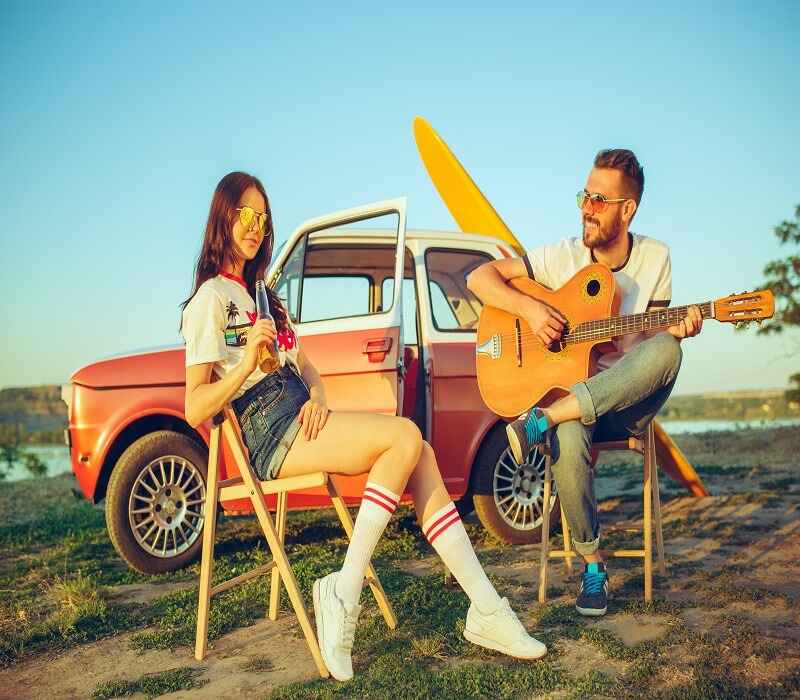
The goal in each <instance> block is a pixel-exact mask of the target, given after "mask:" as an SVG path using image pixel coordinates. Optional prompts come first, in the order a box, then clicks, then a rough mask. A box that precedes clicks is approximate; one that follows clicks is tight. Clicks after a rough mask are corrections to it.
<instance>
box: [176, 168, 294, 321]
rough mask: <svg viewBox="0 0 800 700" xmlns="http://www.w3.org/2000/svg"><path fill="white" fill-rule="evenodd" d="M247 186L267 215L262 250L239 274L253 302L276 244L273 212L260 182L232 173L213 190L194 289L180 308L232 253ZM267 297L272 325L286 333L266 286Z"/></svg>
mask: <svg viewBox="0 0 800 700" xmlns="http://www.w3.org/2000/svg"><path fill="white" fill-rule="evenodd" d="M249 187H255V188H256V189H257V190H258V191H259V192H260V193H261V196H262V197H263V198H264V203H265V204H266V214H267V222H266V225H265V227H264V240H263V241H262V242H261V247H260V248H259V249H258V253H256V256H255V257H254V258H253V259H252V260H247V261H245V264H244V271H243V273H242V277H244V282H245V285H246V286H247V291H248V292H249V293H250V296H251V297H253V299H255V296H256V280H259V279H264V272H265V271H266V269H267V265H269V263H270V261H271V260H272V245H273V243H274V242H275V236H274V231H273V229H272V211H271V210H270V207H269V199H267V193H266V191H265V190H264V185H262V184H261V181H260V180H259V179H258V178H257V177H255V176H253V175H249V174H248V173H242V172H233V173H228V174H227V175H226V176H225V177H223V178H222V179H221V180H220V181H219V184H218V185H217V188H216V189H215V190H214V196H213V197H212V199H211V208H210V210H209V212H208V222H207V223H206V232H205V234H204V236H203V246H202V248H201V249H200V255H199V257H198V258H197V264H196V265H195V272H194V288H193V289H192V293H191V294H190V295H189V298H188V299H187V300H186V301H184V302H183V304H181V309H185V308H186V305H187V304H188V303H189V302H190V301H191V300H192V299H193V298H194V295H195V294H196V293H197V290H198V289H199V288H200V285H202V284H203V282H205V281H206V280H209V279H211V278H212V277H216V276H217V275H218V274H219V273H220V271H221V270H222V269H223V266H224V264H225V259H226V256H230V255H231V254H232V252H233V250H234V243H233V235H232V232H233V221H234V219H235V217H236V208H237V207H238V206H239V200H240V199H241V197H242V194H244V191H245V190H246V189H248V188H249ZM267 296H268V297H269V306H270V310H271V311H272V315H273V316H274V317H275V325H276V326H277V328H278V331H284V330H286V328H287V322H286V310H285V309H284V308H283V304H282V303H281V300H280V298H279V297H278V295H277V294H275V292H273V291H272V290H271V289H270V288H269V287H267ZM181 325H183V319H181Z"/></svg>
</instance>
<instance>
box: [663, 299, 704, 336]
mask: <svg viewBox="0 0 800 700" xmlns="http://www.w3.org/2000/svg"><path fill="white" fill-rule="evenodd" d="M702 328H703V314H701V313H700V309H699V308H698V307H697V306H690V307H689V308H688V309H687V316H686V318H684V319H683V320H681V321H680V323H676V324H675V325H674V326H670V327H669V328H667V332H668V333H672V335H674V336H675V337H676V338H677V339H678V340H683V339H684V338H692V337H694V336H696V335H697V334H698V333H699V332H700V330H701V329H702Z"/></svg>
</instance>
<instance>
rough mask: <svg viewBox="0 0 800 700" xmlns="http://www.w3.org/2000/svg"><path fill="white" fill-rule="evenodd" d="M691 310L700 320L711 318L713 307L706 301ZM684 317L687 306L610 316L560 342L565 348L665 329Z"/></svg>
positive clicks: (587, 323)
mask: <svg viewBox="0 0 800 700" xmlns="http://www.w3.org/2000/svg"><path fill="white" fill-rule="evenodd" d="M692 306H697V307H698V308H699V309H700V313H701V315H702V316H703V318H704V319H706V318H713V317H714V311H713V305H712V303H711V302H710V301H706V302H703V303H702V304H692ZM688 313H689V307H688V306H676V307H674V308H664V309H653V310H652V311H645V312H644V313H641V314H631V315H630V316H613V317H612V318H603V319H600V320H598V321H584V322H583V323H581V324H579V325H577V326H576V327H575V328H571V329H570V331H569V333H567V334H566V336H564V338H563V341H562V342H564V343H565V344H567V345H573V344H575V343H586V342H591V341H597V340H604V339H609V338H613V337H614V336H617V335H625V334H627V333H642V332H644V331H651V330H657V329H661V328H669V327H670V326H674V325H675V324H676V323H679V322H680V321H681V320H682V319H684V318H686V316H687V315H688Z"/></svg>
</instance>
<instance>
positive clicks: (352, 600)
mask: <svg viewBox="0 0 800 700" xmlns="http://www.w3.org/2000/svg"><path fill="white" fill-rule="evenodd" d="M421 449H422V436H421V434H420V432H419V429H418V428H417V426H416V425H414V423H412V422H411V421H410V420H407V419H406V418H397V417H394V416H383V415H377V414H369V413H332V414H331V415H330V416H329V417H328V421H327V423H326V424H325V427H324V428H323V429H322V430H321V431H320V432H319V434H318V435H317V437H316V439H314V440H306V439H305V437H304V435H303V434H302V433H300V434H299V435H298V437H297V438H296V439H295V441H294V443H293V444H292V447H291V449H290V450H289V453H288V454H287V455H286V459H285V460H284V463H283V466H282V467H281V470H280V476H281V477H287V476H297V475H300V474H307V473H309V472H314V471H325V472H330V473H336V474H350V475H353V474H364V473H369V480H368V481H367V484H366V486H365V487H364V494H363V497H362V500H361V507H360V508H359V510H358V515H357V516H356V521H355V525H354V526H353V537H352V539H351V541H350V546H349V547H348V548H347V554H346V555H345V560H344V564H343V565H342V568H341V570H340V571H339V573H338V575H337V576H336V577H335V578H336V581H335V585H336V595H337V596H338V597H339V599H340V600H341V601H342V602H343V603H344V604H345V606H346V607H347V608H353V607H354V606H356V605H357V604H358V600H359V598H360V597H361V589H362V587H363V584H364V575H365V573H366V570H367V566H369V562H370V559H371V558H372V552H373V551H374V549H375V545H377V543H378V540H379V539H380V537H381V534H383V531H384V530H385V529H386V525H387V524H388V523H389V519H390V518H391V517H392V514H393V513H394V511H395V509H396V508H397V504H398V502H399V501H400V496H401V495H402V493H403V490H404V489H405V486H406V482H407V481H408V477H409V475H410V474H411V472H412V470H413V469H414V466H415V465H416V463H417V461H418V459H419V454H420V450H421Z"/></svg>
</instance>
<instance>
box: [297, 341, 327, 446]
mask: <svg viewBox="0 0 800 700" xmlns="http://www.w3.org/2000/svg"><path fill="white" fill-rule="evenodd" d="M297 365H298V367H299V369H300V374H301V375H302V377H303V379H304V380H305V382H306V384H308V393H309V395H310V398H309V400H308V401H306V402H305V403H304V404H303V407H302V408H301V409H300V414H299V416H298V418H299V419H300V425H302V426H303V434H304V435H305V438H306V440H313V439H314V438H316V437H317V433H319V431H320V430H322V428H323V427H324V426H325V422H326V421H327V420H328V400H327V398H326V397H325V387H324V386H323V385H322V378H321V377H320V376H319V372H317V368H316V367H314V365H313V364H311V361H310V360H309V359H308V357H307V356H306V354H305V353H304V352H303V349H302V348H300V351H299V352H298V353H297Z"/></svg>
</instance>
